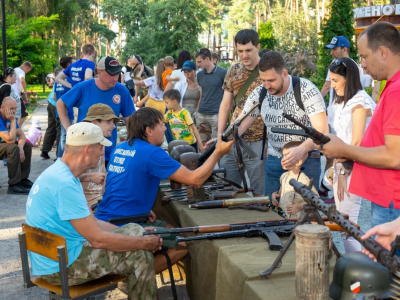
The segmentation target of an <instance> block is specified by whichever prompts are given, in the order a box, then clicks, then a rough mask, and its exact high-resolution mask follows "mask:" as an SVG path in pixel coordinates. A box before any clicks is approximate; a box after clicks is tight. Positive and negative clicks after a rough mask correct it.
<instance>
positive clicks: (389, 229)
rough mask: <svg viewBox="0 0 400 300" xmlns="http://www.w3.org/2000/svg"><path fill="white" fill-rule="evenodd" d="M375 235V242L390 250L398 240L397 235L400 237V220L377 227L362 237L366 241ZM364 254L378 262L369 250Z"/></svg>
mask: <svg viewBox="0 0 400 300" xmlns="http://www.w3.org/2000/svg"><path fill="white" fill-rule="evenodd" d="M375 234H376V237H375V241H376V242H377V243H379V244H380V245H381V246H382V247H384V248H386V249H387V250H390V249H391V246H390V243H391V242H393V241H394V240H395V239H396V236H397V235H400V218H397V219H396V220H394V221H392V222H389V223H384V224H381V225H378V226H375V227H374V228H371V229H370V230H368V231H367V232H366V233H365V234H364V235H363V236H362V237H361V239H363V240H366V239H368V238H369V237H371V236H373V235H375ZM362 252H363V253H365V254H366V255H368V256H369V257H370V258H373V259H374V260H375V262H376V258H375V257H374V255H372V253H371V252H369V251H368V250H367V249H363V250H362Z"/></svg>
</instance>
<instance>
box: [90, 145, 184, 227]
mask: <svg viewBox="0 0 400 300" xmlns="http://www.w3.org/2000/svg"><path fill="white" fill-rule="evenodd" d="M180 166H181V164H180V163H178V162H177V161H175V160H174V159H172V158H171V157H169V156H168V154H167V153H166V152H165V151H164V150H163V149H162V148H161V147H157V146H154V145H151V144H149V143H148V142H146V141H143V140H140V139H134V140H133V144H132V146H129V144H128V142H123V143H121V144H119V145H118V146H117V148H116V149H115V151H114V153H113V155H112V156H111V160H110V163H109V165H108V173H107V180H106V187H105V192H104V195H103V200H102V201H101V202H100V204H99V206H98V207H97V213H96V218H98V219H100V220H103V221H106V222H108V220H109V219H110V218H116V217H124V216H133V215H138V214H148V213H149V212H150V210H151V208H152V207H153V205H154V202H155V200H156V196H157V193H158V187H159V185H160V182H161V180H165V179H167V178H168V177H170V176H171V175H172V174H174V173H175V172H176V171H177V170H178V169H179V168H180Z"/></svg>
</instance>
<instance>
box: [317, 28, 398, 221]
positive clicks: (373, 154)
mask: <svg viewBox="0 0 400 300" xmlns="http://www.w3.org/2000/svg"><path fill="white" fill-rule="evenodd" d="M358 51H359V55H360V57H361V66H362V68H363V69H365V70H366V72H367V74H370V75H371V76H372V78H373V79H376V80H378V81H382V80H387V84H386V87H385V89H384V90H383V92H382V94H381V98H380V101H379V103H378V105H377V106H376V109H375V112H374V115H373V116H372V119H371V123H370V124H369V126H368V128H367V130H366V132H365V135H364V138H363V140H362V141H361V144H360V147H356V146H349V145H347V144H345V143H343V142H342V141H341V140H340V139H339V138H337V137H335V136H334V135H331V134H329V135H328V136H329V138H330V139H331V142H329V143H327V144H326V145H324V146H323V149H322V152H323V153H324V154H325V155H326V156H327V157H333V158H345V159H350V160H354V161H355V164H354V169H353V176H352V178H351V182H350V188H349V192H350V193H353V194H356V195H359V196H361V197H363V198H365V199H368V200H369V201H371V216H372V218H371V225H372V226H376V225H379V224H382V223H385V222H390V221H393V220H394V219H396V218H398V217H399V216H400V33H399V31H398V30H397V29H396V27H394V26H393V25H391V24H389V23H386V22H378V23H375V24H373V25H371V26H369V27H368V28H367V29H365V30H364V31H363V32H362V33H361V34H360V37H359V40H358Z"/></svg>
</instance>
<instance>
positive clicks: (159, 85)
mask: <svg viewBox="0 0 400 300" xmlns="http://www.w3.org/2000/svg"><path fill="white" fill-rule="evenodd" d="M156 68H157V69H156V75H155V76H152V77H149V78H146V79H144V80H140V81H135V84H136V85H137V86H146V87H148V88H149V92H148V94H147V96H146V97H144V98H143V99H142V100H141V101H140V102H138V104H137V105H136V106H138V107H140V106H142V105H143V103H144V102H146V101H147V102H146V107H153V108H155V109H157V110H158V111H160V112H161V113H162V114H163V115H164V113H165V102H164V99H163V95H164V83H163V79H162V73H163V72H164V71H165V68H164V59H160V60H159V61H158V62H157V67H156Z"/></svg>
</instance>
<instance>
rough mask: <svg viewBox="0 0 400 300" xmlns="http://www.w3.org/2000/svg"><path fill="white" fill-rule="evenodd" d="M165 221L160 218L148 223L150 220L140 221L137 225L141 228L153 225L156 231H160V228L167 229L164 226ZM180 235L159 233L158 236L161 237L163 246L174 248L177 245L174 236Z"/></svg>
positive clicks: (165, 224)
mask: <svg viewBox="0 0 400 300" xmlns="http://www.w3.org/2000/svg"><path fill="white" fill-rule="evenodd" d="M167 224H168V223H167V222H165V221H161V220H155V222H153V223H150V222H145V223H140V224H139V225H140V226H142V227H143V228H146V227H154V228H155V229H156V231H161V230H168V228H166V226H167ZM177 236H180V235H179V234H160V237H161V238H162V239H163V246H166V247H168V249H174V248H176V246H177V245H178V243H177V242H176V239H175V238H176V237H177Z"/></svg>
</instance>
